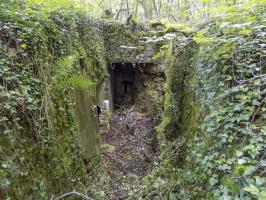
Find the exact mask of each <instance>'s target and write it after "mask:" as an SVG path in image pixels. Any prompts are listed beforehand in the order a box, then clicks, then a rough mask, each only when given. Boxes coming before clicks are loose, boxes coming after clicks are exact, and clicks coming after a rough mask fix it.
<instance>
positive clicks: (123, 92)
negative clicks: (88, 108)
mask: <svg viewBox="0 0 266 200" xmlns="http://www.w3.org/2000/svg"><path fill="white" fill-rule="evenodd" d="M109 73H110V75H111V77H110V81H111V84H110V85H111V98H112V104H113V105H112V107H113V109H118V108H120V107H121V106H122V105H125V106H127V105H133V104H134V92H135V85H134V82H135V76H136V67H135V65H133V64H132V63H113V64H111V65H110V67H109Z"/></svg>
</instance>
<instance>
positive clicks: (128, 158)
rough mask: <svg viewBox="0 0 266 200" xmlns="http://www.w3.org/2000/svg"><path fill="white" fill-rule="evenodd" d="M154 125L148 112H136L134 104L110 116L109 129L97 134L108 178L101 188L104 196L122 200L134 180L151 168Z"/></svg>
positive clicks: (155, 150)
mask: <svg viewBox="0 0 266 200" xmlns="http://www.w3.org/2000/svg"><path fill="white" fill-rule="evenodd" d="M156 125H157V121H156V120H155V119H154V118H153V117H152V116H151V115H149V114H143V113H140V112H138V111H136V108H135V106H133V107H131V108H129V109H123V108H122V109H119V110H118V111H116V112H115V113H114V114H113V115H112V117H111V122H110V126H109V130H108V131H103V132H102V133H101V135H102V139H103V148H102V161H101V162H102V163H101V166H105V168H106V173H107V177H108V179H109V181H108V185H109V186H108V187H106V191H104V193H105V195H106V196H107V198H108V199H115V200H118V199H124V198H125V197H126V196H127V191H128V190H129V189H130V188H131V187H134V184H135V183H136V182H137V180H138V179H139V178H141V177H143V176H144V175H145V174H147V173H148V172H149V171H150V170H151V169H152V168H153V164H154V160H155V158H156V154H157V149H158V144H157V137H156V132H155V129H154V127H155V126H156ZM105 175H106V174H105Z"/></svg>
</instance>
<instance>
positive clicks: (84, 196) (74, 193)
mask: <svg viewBox="0 0 266 200" xmlns="http://www.w3.org/2000/svg"><path fill="white" fill-rule="evenodd" d="M70 195H76V196H79V197H82V198H83V199H85V200H94V199H93V198H90V197H88V196H87V195H84V194H80V193H78V192H76V191H73V192H69V193H66V194H63V195H62V196H60V197H57V198H55V199H54V200H60V199H63V198H65V197H67V196H70Z"/></svg>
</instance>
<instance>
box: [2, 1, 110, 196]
mask: <svg viewBox="0 0 266 200" xmlns="http://www.w3.org/2000/svg"><path fill="white" fill-rule="evenodd" d="M0 18H1V23H0V32H1V33H0V47H1V48H0V51H1V52H0V58H1V60H0V63H1V68H0V74H1V76H0V80H1V82H0V84H1V85H0V86H1V97H0V104H1V118H0V120H1V137H0V155H1V156H0V162H1V166H0V186H1V187H0V196H1V199H25V198H26V199H48V198H51V197H52V196H53V195H57V194H60V193H64V192H68V191H70V190H74V189H78V190H86V185H87V182H86V180H87V178H86V173H85V172H86V167H85V166H84V163H83V156H82V154H81V148H80V146H79V143H78V131H77V130H78V127H77V122H76V119H75V111H74V108H75V107H74V102H75V99H74V96H73V89H74V88H80V89H81V90H82V89H83V88H90V89H89V90H91V91H92V93H91V95H95V94H94V93H95V92H93V91H94V90H95V89H93V88H94V87H95V84H97V82H98V80H101V79H102V78H103V77H104V76H105V63H104V50H103V48H102V47H101V42H98V41H99V36H97V35H96V32H95V30H93V28H92V27H91V26H90V19H88V18H87V16H85V15H84V14H82V13H80V12H69V11H67V10H61V11H60V12H57V11H55V12H51V13H45V12H43V11H42V10H41V9H40V8H39V7H31V6H27V5H25V4H24V3H20V2H12V1H11V2H10V1H4V2H2V3H0ZM90 41H91V42H90ZM92 41H93V42H92ZM101 48H102V49H101ZM93 82H95V83H93Z"/></svg>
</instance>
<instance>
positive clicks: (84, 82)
mask: <svg viewBox="0 0 266 200" xmlns="http://www.w3.org/2000/svg"><path fill="white" fill-rule="evenodd" d="M66 83H67V85H69V86H72V87H79V88H84V89H85V88H93V87H95V85H96V84H95V83H93V82H92V81H91V80H89V79H86V78H85V77H84V76H82V75H73V76H71V77H69V78H68V79H67V80H66Z"/></svg>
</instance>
